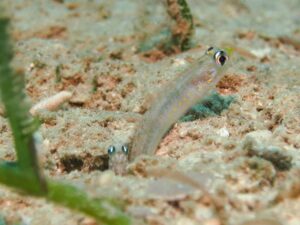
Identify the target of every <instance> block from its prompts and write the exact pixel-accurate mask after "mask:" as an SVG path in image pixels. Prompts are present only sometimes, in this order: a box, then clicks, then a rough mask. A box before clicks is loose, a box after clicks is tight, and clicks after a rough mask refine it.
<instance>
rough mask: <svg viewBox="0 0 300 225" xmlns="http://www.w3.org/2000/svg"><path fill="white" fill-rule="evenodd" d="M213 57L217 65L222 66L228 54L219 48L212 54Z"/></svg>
mask: <svg viewBox="0 0 300 225" xmlns="http://www.w3.org/2000/svg"><path fill="white" fill-rule="evenodd" d="M214 58H215V61H216V63H217V64H218V65H221V66H223V65H224V64H225V63H226V61H227V60H228V56H227V54H226V52H224V51H222V50H220V51H217V52H216V53H215V55H214Z"/></svg>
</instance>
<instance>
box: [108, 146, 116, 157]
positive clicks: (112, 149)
mask: <svg viewBox="0 0 300 225" xmlns="http://www.w3.org/2000/svg"><path fill="white" fill-rule="evenodd" d="M115 152H116V147H115V146H113V145H111V146H109V147H108V149H107V153H108V154H109V155H112V154H114V153H115Z"/></svg>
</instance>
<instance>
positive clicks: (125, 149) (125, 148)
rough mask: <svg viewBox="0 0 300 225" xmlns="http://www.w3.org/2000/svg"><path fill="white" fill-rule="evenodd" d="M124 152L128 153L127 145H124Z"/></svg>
mask: <svg viewBox="0 0 300 225" xmlns="http://www.w3.org/2000/svg"><path fill="white" fill-rule="evenodd" d="M122 152H124V153H125V154H126V155H127V154H128V147H127V146H125V145H122Z"/></svg>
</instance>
